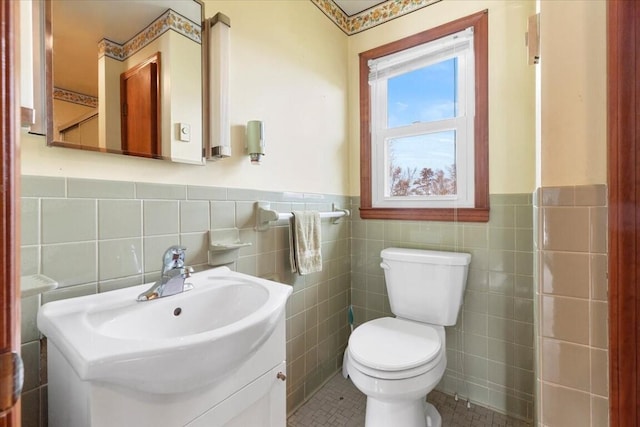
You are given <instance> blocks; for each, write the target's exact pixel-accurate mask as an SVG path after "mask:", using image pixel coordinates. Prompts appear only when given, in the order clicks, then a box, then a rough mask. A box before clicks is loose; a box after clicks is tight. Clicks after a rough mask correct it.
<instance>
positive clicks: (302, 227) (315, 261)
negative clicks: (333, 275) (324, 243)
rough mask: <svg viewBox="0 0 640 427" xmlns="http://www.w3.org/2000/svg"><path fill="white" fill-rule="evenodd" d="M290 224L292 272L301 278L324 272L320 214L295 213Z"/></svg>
mask: <svg viewBox="0 0 640 427" xmlns="http://www.w3.org/2000/svg"><path fill="white" fill-rule="evenodd" d="M292 214H293V216H292V217H291V220H290V222H289V247H290V252H289V260H290V261H291V272H292V273H295V272H297V273H298V274H300V275H301V276H303V275H305V274H309V273H316V272H318V271H322V252H321V250H320V246H321V243H320V242H321V236H320V213H318V212H317V211H293V212H292Z"/></svg>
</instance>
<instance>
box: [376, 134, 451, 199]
mask: <svg viewBox="0 0 640 427" xmlns="http://www.w3.org/2000/svg"><path fill="white" fill-rule="evenodd" d="M386 162H387V171H388V176H387V186H386V187H387V192H386V196H387V197H389V196H391V197H396V196H422V197H424V196H440V195H456V133H455V131H454V130H450V131H444V132H436V133H429V134H423V135H417V136H410V137H403V138H395V139H390V140H388V141H387V142H386Z"/></svg>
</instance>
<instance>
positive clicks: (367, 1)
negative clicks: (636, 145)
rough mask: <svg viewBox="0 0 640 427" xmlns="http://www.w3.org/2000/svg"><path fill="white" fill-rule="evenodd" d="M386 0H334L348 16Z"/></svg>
mask: <svg viewBox="0 0 640 427" xmlns="http://www.w3.org/2000/svg"><path fill="white" fill-rule="evenodd" d="M385 1H386V0H382V1H381V0H333V2H334V3H335V4H336V5H338V7H339V8H340V9H342V11H343V12H344V13H345V14H346V15H347V16H353V15H357V14H358V13H360V12H362V11H364V10H367V9H369V8H372V7H374V6H376V5H379V4H380V3H384V2H385Z"/></svg>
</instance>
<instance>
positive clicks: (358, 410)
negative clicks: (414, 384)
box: [287, 373, 531, 427]
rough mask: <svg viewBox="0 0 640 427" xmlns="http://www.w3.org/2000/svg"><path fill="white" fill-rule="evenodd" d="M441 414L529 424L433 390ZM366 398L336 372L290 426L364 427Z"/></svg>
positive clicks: (470, 423)
mask: <svg viewBox="0 0 640 427" xmlns="http://www.w3.org/2000/svg"><path fill="white" fill-rule="evenodd" d="M428 400H429V402H431V403H432V404H433V405H434V406H435V407H436V408H437V409H438V412H440V415H441V416H442V427H530V426H531V423H527V422H524V421H521V420H517V419H514V418H510V417H507V416H506V415H503V414H499V413H497V412H494V411H491V410H489V409H486V408H483V407H481V406H476V405H472V406H471V409H467V402H466V401H463V400H459V401H457V402H456V400H455V399H454V398H453V396H449V395H446V394H444V393H441V392H438V391H435V390H434V391H432V392H431V393H430V394H429V398H428ZM365 404H366V398H365V396H364V394H362V393H360V391H359V390H358V389H357V388H355V386H354V385H353V384H352V383H351V381H350V380H348V379H344V378H343V377H342V375H341V374H340V373H337V374H336V375H335V376H334V377H333V378H331V379H330V380H329V381H328V382H327V383H326V384H325V385H324V387H322V389H320V391H318V392H317V393H316V394H315V395H314V396H313V397H312V398H311V399H310V400H309V401H308V402H307V403H305V404H304V405H303V406H301V407H300V408H299V409H298V410H297V411H296V412H294V413H293V414H292V415H291V416H290V417H289V420H288V423H287V427H338V426H339V427H362V426H364V413H365Z"/></svg>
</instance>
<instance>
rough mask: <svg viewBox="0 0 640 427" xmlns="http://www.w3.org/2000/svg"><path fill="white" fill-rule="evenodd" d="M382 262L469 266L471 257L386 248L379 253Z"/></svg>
mask: <svg viewBox="0 0 640 427" xmlns="http://www.w3.org/2000/svg"><path fill="white" fill-rule="evenodd" d="M380 256H381V257H382V259H383V260H394V261H406V262H419V263H424V264H441V265H443V264H444V265H469V263H470V262H471V255H470V254H467V253H464V252H445V251H432V250H426V249H409V248H386V249H383V250H382V252H380Z"/></svg>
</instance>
